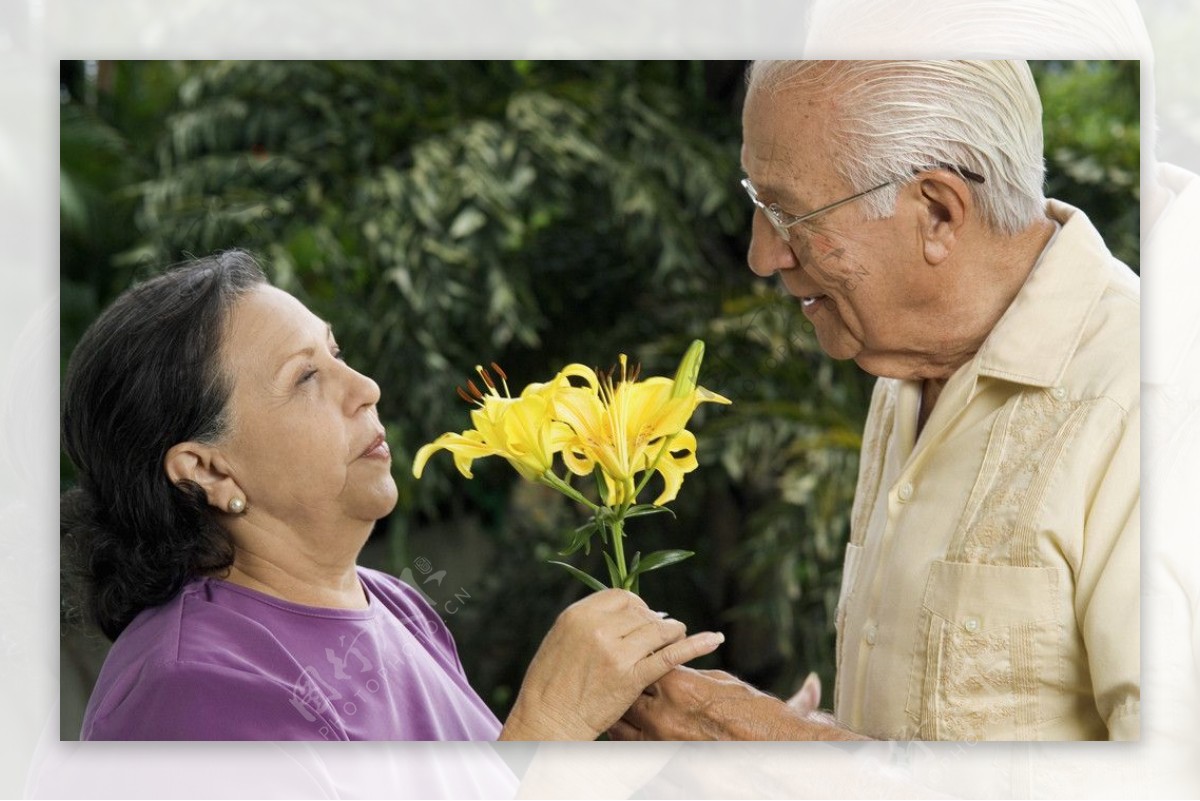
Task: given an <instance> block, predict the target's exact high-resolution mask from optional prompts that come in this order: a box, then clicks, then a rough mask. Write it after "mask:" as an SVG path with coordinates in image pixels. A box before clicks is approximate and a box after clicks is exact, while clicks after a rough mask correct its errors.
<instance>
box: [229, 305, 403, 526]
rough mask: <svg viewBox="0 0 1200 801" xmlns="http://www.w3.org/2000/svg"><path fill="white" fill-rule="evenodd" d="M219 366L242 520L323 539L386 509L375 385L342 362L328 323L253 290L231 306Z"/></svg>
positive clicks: (386, 463) (386, 465)
mask: <svg viewBox="0 0 1200 801" xmlns="http://www.w3.org/2000/svg"><path fill="white" fill-rule="evenodd" d="M222 360H223V362H224V365H225V369H226V370H227V371H228V373H229V375H230V376H231V378H232V380H233V391H232V395H231V397H230V401H229V422H230V427H229V431H228V434H227V435H226V436H225V437H224V438H223V439H222V441H221V443H220V444H219V447H220V450H221V453H222V455H223V456H224V457H225V459H226V461H227V463H228V466H229V471H230V473H231V475H232V476H233V478H234V480H235V481H236V482H237V485H238V487H239V488H240V489H241V491H242V492H243V493H244V494H245V500H246V504H247V507H248V510H249V511H248V512H247V514H248V515H249V514H251V513H252V514H253V515H254V516H255V517H257V518H258V522H260V523H267V521H268V519H269V518H270V519H274V520H276V521H278V522H280V523H283V524H286V525H287V526H288V527H289V528H291V529H292V530H294V531H297V532H307V533H315V534H318V535H320V534H322V533H324V532H329V531H332V530H335V529H336V528H338V527H344V526H345V525H346V523H348V522H360V521H361V522H373V521H375V520H378V519H379V518H381V517H383V516H385V515H386V514H388V512H390V511H391V510H392V508H393V507H394V506H395V505H396V482H395V480H394V479H393V478H392V473H391V454H390V453H389V452H388V449H387V444H386V443H383V442H382V437H383V426H382V425H381V424H380V422H379V415H378V412H377V410H376V408H375V404H376V402H377V401H378V400H379V386H378V385H377V384H376V383H375V382H374V381H372V380H371V379H370V378H367V377H366V376H364V375H362V374H360V373H357V372H355V371H354V370H353V369H351V368H350V367H349V366H347V365H346V363H345V362H343V361H342V360H341V359H340V358H339V351H338V347H337V344H336V342H335V341H334V338H333V332H332V331H331V329H330V327H329V325H328V324H327V323H326V322H325V321H323V320H321V319H320V318H318V317H317V316H315V315H314V314H313V313H312V312H310V311H309V310H308V309H307V308H305V307H304V305H303V304H302V303H300V301H298V300H296V299H295V298H294V297H292V296H291V295H289V294H287V293H286V292H283V291H282V290H279V289H276V288H274V287H271V286H266V285H262V286H259V287H257V288H256V289H254V290H252V291H250V292H249V293H247V294H246V295H244V296H243V297H242V298H241V299H240V300H239V301H238V302H237V304H236V305H235V306H234V308H233V310H232V313H231V315H230V318H229V325H228V328H227V330H226V334H225V340H224V343H223V347H222ZM381 443H382V444H381Z"/></svg>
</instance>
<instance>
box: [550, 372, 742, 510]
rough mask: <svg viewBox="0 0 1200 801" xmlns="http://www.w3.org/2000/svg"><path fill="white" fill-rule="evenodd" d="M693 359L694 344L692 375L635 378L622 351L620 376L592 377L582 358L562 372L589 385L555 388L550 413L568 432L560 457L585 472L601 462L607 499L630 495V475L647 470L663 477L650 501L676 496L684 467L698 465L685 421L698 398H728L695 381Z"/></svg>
mask: <svg viewBox="0 0 1200 801" xmlns="http://www.w3.org/2000/svg"><path fill="white" fill-rule="evenodd" d="M700 354H701V355H702V354H703V350H702V349H701V351H700ZM698 359H699V355H697V354H695V353H694V352H693V351H692V350H689V353H688V356H685V359H684V362H685V363H687V362H689V361H691V362H696V364H694V365H689V367H690V369H689V370H688V371H686V372H687V373H688V374H689V376H690V378H691V381H690V382H688V381H687V380H686V379H684V380H682V381H672V380H671V379H669V378H662V377H653V378H647V379H646V380H644V381H640V382H639V381H638V380H637V370H636V368H635V370H634V372H633V375H632V376H630V375H629V372H628V363H627V360H626V357H625V354H621V356H620V365H621V380H620V381H619V382H617V383H614V382H613V375H612V373H609V374H608V375H601V376H597V375H596V373H595V371H593V370H592V369H591V368H589V367H586V366H585V365H582V364H571V365H568V366H567V367H565V368H563V370H562V372H561V373H559V376H560V377H566V378H572V377H574V378H580V379H582V380H583V381H584V382H586V384H587V386H586V387H577V386H573V385H572V386H566V387H563V388H562V389H561V390H560V391H559V392H557V393H556V394H555V395H554V407H555V416H556V417H557V418H558V419H559V420H561V421H563V422H564V423H566V424H567V425H568V426H570V428H571V430H572V432H573V437H571V439H570V440H569V442H567V443H566V444H565V446H564V447H563V450H562V455H563V462H564V463H565V464H566V466H567V469H569V470H570V471H571V472H572V473H574V474H576V475H587V474H588V473H591V472H592V470H593V469H594V468H595V466H596V465H597V464H598V465H599V466H600V470H601V472H602V473H603V475H604V479H605V483H606V485H607V495H608V497H607V500H606V503H607V504H608V505H609V506H616V505H619V504H625V503H632V502H635V501H636V498H635V495H636V489H637V487H636V486H635V484H634V476H635V475H637V474H638V473H641V472H644V471H646V470H653V471H655V472H657V473H659V474H660V475H661V476H662V478H663V483H664V488H663V491H662V493H661V494H660V495H659V496H658V497H657V498H656V499H655V500H654V505H655V506H662V505H663V504H666V503H669V502H670V501H672V500H674V499H675V496H676V495H677V494H678V492H679V488H680V486H681V485H682V484H683V476H684V474H686V473H690V472H691V471H692V470H695V469H696V466H697V462H696V438H695V436H693V435H692V433H691V432H690V431H688V430H686V429H685V428H684V426H686V425H687V422H688V420H690V419H691V417H692V414H693V412H695V411H696V407H697V406H699V405H700V404H701V403H723V404H727V403H730V401H729V400H728V399H727V398H724V397H722V396H720V395H718V394H716V393H715V392H710V391H709V390H707V389H705V388H704V387H701V386H699V385H698V384H696V383H695V373H696V371H698ZM682 367H683V365H681V371H682Z"/></svg>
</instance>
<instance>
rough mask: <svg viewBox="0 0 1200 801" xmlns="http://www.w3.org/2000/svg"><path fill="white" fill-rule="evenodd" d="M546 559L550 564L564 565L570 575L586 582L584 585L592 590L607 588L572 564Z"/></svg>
mask: <svg viewBox="0 0 1200 801" xmlns="http://www.w3.org/2000/svg"><path fill="white" fill-rule="evenodd" d="M548 561H549V562H550V564H552V565H558V566H560V567H564V568H566V570H567V572H568V573H570V574H571V575H572V576H574V577H575V578H577V579H579V580H580V581H582V582H583V583H584V584H586V585H588V586H589V587H591V588H592V589H593V590H601V591H603V590H606V589H608V588H607V587H605V586H604V585H603V584H601V583H600V582H598V581H596V580H595V579H594V578H592V577H591V576H589V575H588V574H587V573H584V572H583V571H582V570H580V569H579V568H577V567H574V566H572V565H568V564H567V563H566V562H558V561H555V560H554V559H550V560H548Z"/></svg>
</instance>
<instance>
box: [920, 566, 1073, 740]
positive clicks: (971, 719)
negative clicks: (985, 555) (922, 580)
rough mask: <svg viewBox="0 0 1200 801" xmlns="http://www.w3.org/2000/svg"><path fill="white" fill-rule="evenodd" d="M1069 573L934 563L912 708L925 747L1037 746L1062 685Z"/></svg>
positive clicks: (922, 619)
mask: <svg viewBox="0 0 1200 801" xmlns="http://www.w3.org/2000/svg"><path fill="white" fill-rule="evenodd" d="M1066 584H1067V581H1066V576H1065V571H1063V570H1060V569H1058V568H1052V567H1011V566H1006V565H986V564H969V563H963V562H947V561H942V560H939V561H936V562H934V563H933V565H932V567H931V568H930V572H929V579H928V581H927V583H926V585H925V595H924V600H923V603H922V608H921V614H920V616H919V622H918V631H917V638H916V648H915V652H914V654H913V659H912V668H911V672H910V676H909V687H908V698H907V702H906V705H905V709H906V711H907V713H908V715H909V717H910V719H911V721H912V723H913V724H915V725H916V727H917V731H918V736H919V737H920V738H921V739H927V740H968V741H974V740H1029V739H1036V738H1037V732H1038V728H1039V726H1040V725H1041V724H1042V723H1043V722H1045V721H1044V719H1043V718H1044V716H1045V710H1044V708H1043V705H1042V704H1041V703H1040V701H1039V698H1040V697H1041V696H1043V694H1044V692H1045V689H1047V688H1049V687H1055V688H1057V687H1058V686H1060V685H1061V682H1062V678H1061V666H1060V665H1059V662H1058V660H1059V656H1060V654H1061V642H1060V641H1061V638H1062V636H1063V635H1062V625H1061V622H1060V621H1061V620H1062V608H1063V597H1062V592H1063V588H1064V586H1065V585H1066Z"/></svg>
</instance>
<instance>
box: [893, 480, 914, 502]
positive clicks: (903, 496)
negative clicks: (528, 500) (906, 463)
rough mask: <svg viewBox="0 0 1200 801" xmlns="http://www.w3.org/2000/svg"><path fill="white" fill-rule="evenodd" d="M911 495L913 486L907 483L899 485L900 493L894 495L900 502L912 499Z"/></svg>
mask: <svg viewBox="0 0 1200 801" xmlns="http://www.w3.org/2000/svg"><path fill="white" fill-rule="evenodd" d="M912 494H913V485H912V484H909V483H908V482H907V481H906V482H904V483H903V484H901V485H900V491H899V492H897V493H896V495H897V496H898V497H899V498H900V500H902V501H907V500H908V499H909V498H911V497H912Z"/></svg>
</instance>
